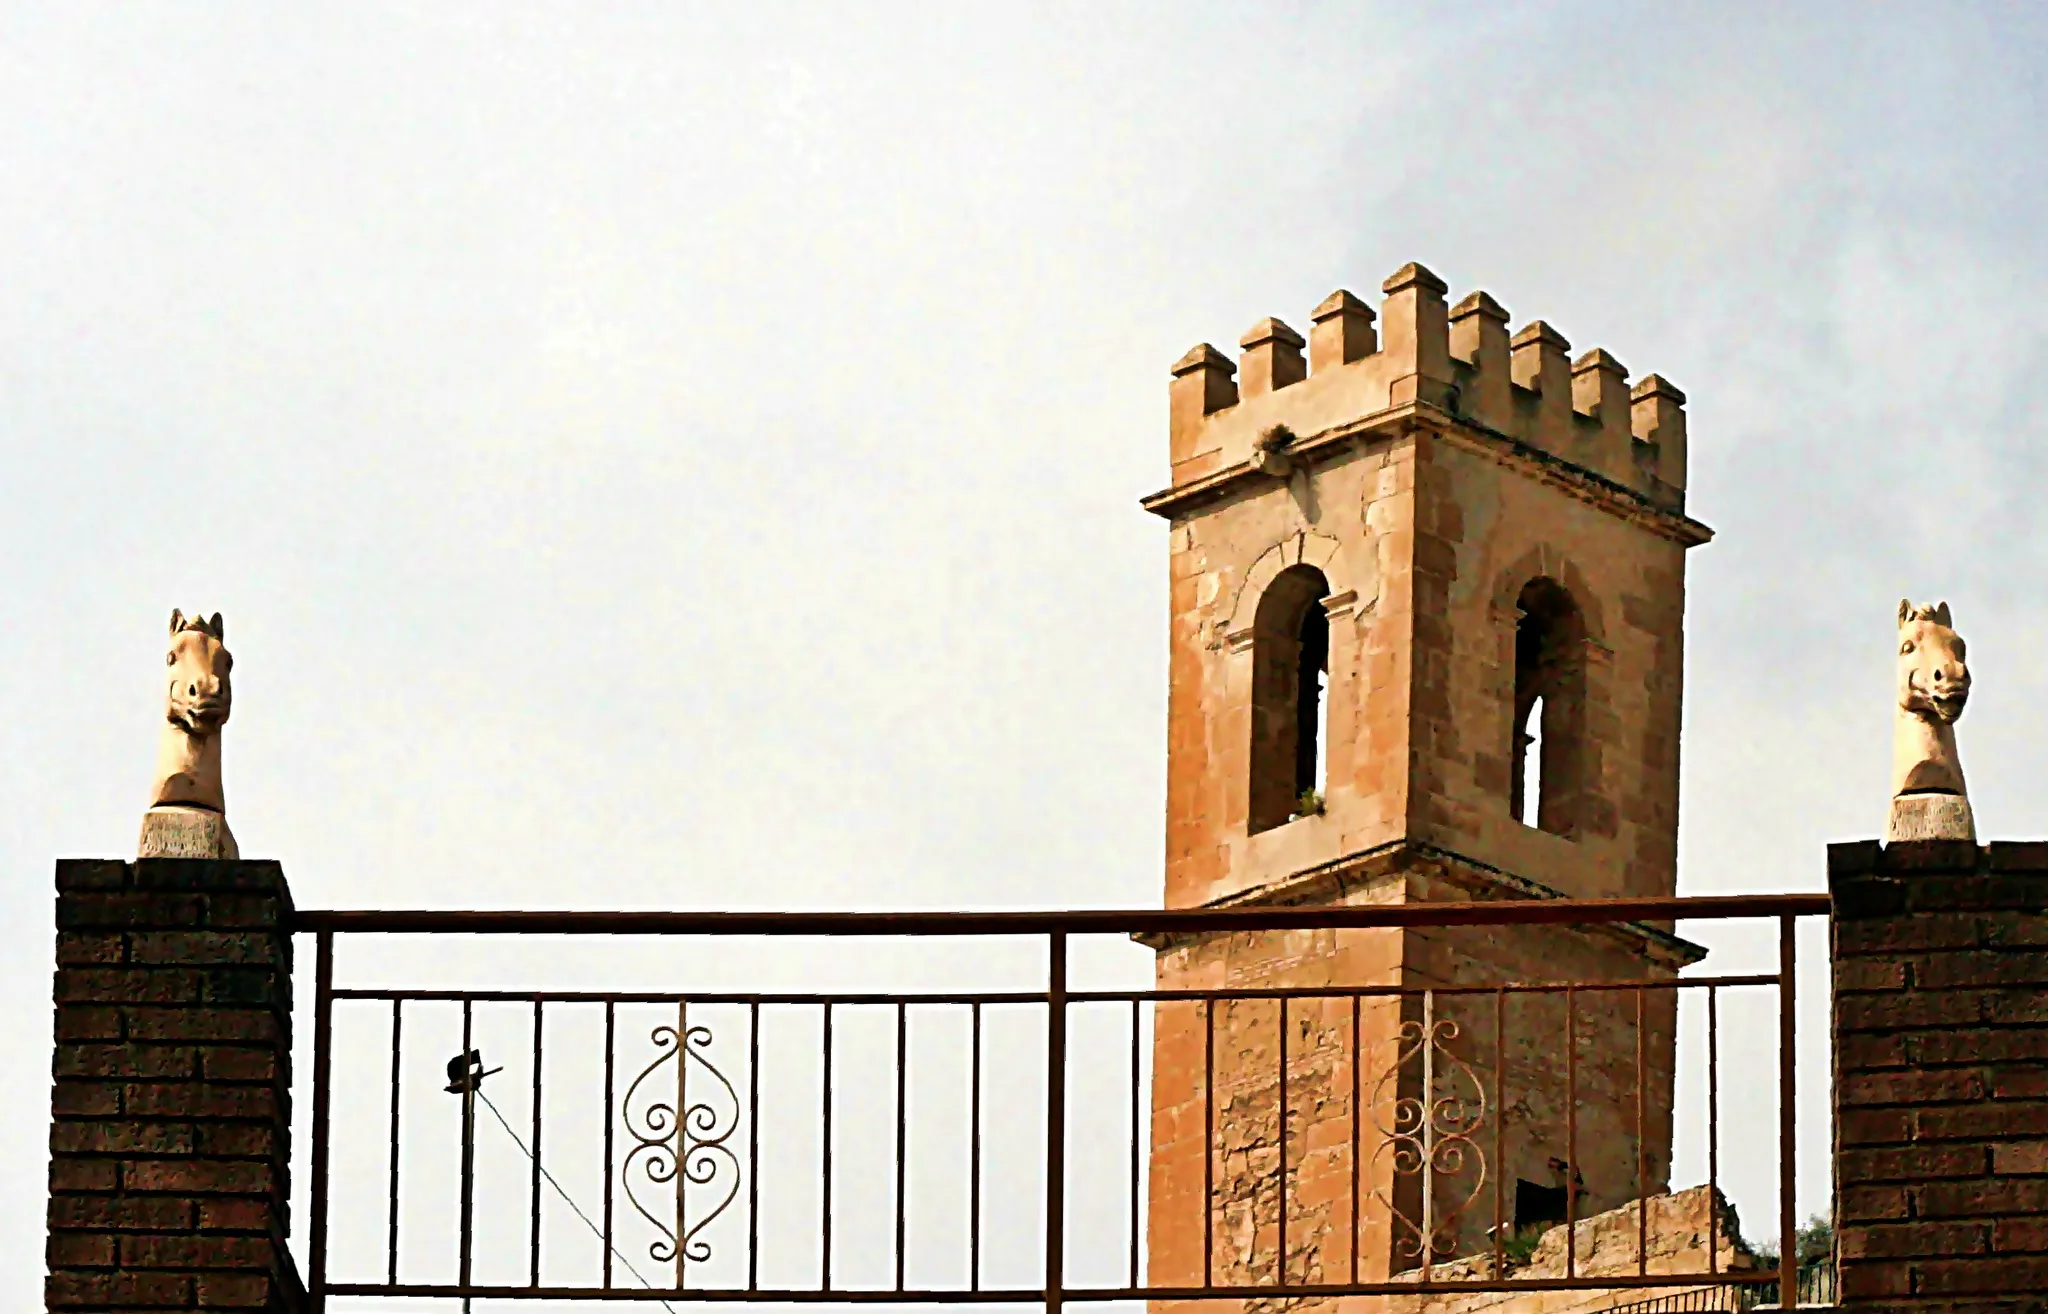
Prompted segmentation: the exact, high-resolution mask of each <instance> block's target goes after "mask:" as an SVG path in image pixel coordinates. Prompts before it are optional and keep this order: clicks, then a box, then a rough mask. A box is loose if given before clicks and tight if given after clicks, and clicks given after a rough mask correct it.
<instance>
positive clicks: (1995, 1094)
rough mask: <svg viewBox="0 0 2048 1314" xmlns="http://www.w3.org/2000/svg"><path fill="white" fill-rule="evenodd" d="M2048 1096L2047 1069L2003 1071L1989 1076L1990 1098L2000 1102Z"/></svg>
mask: <svg viewBox="0 0 2048 1314" xmlns="http://www.w3.org/2000/svg"><path fill="white" fill-rule="evenodd" d="M2043 1096H2048V1068H2019V1069H2016V1070H2015V1069H2010V1068H2008V1069H2005V1070H2003V1071H1999V1072H1994V1073H1992V1074H1991V1097H1992V1098H1993V1099H2000V1100H2024V1099H2038V1098H2041V1097H2043Z"/></svg>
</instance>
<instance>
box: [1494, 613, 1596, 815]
mask: <svg viewBox="0 0 2048 1314" xmlns="http://www.w3.org/2000/svg"><path fill="white" fill-rule="evenodd" d="M1515 605H1516V608H1517V611H1518V618H1517V620H1516V621H1515V715H1514V726H1513V734H1514V743H1513V745H1512V748H1511V750H1510V753H1509V760H1510V761H1511V762H1513V764H1514V770H1513V772H1512V774H1511V775H1510V777H1509V778H1510V780H1511V781H1512V784H1511V786H1510V788H1511V789H1512V791H1513V792H1512V796H1511V798H1510V799H1509V807H1510V808H1511V809H1512V811H1513V813H1514V816H1515V819H1516V820H1517V821H1520V822H1522V823H1523V824H1524V825H1529V826H1535V827H1538V828H1539V829H1542V830H1547V831H1549V832H1550V833H1551V834H1553V835H1564V836H1570V835H1571V834H1572V833H1573V828H1574V827H1575V826H1576V825H1577V823H1578V821H1579V816H1578V813H1579V799H1580V795H1581V791H1582V790H1583V789H1584V788H1585V786H1586V785H1587V783H1588V782H1587V781H1586V780H1585V778H1584V774H1585V769H1586V767H1585V748H1584V745H1585V709H1586V626H1585V622H1584V619H1583V618H1582V617H1581V616H1580V614H1579V608H1578V604H1577V603H1575V602H1573V601H1572V595H1571V594H1569V593H1567V592H1565V590H1564V586H1563V585H1561V584H1559V583H1558V582H1557V581H1556V580H1554V579H1548V578H1541V577H1539V578H1537V579H1532V580H1530V581H1529V582H1528V584H1526V585H1524V586H1523V588H1522V592H1521V596H1520V597H1518V598H1516V599H1515Z"/></svg>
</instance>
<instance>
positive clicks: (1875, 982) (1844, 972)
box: [1835, 958, 1906, 994]
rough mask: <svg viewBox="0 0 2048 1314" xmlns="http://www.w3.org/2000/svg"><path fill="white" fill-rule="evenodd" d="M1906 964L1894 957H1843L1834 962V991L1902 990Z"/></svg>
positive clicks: (1842, 992)
mask: <svg viewBox="0 0 2048 1314" xmlns="http://www.w3.org/2000/svg"><path fill="white" fill-rule="evenodd" d="M1905 988H1906V964H1905V963H1904V962H1903V961H1901V960H1899V959H1896V958H1844V959H1841V960H1840V961H1838V962H1837V963H1836V964H1835V993H1837V994H1848V993H1850V992H1851V991H1857V990H1903V989H1905Z"/></svg>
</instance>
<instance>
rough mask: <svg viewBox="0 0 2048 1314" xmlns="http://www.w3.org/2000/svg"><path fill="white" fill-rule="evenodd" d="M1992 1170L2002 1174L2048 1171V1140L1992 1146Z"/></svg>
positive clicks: (2041, 1172) (2036, 1173)
mask: <svg viewBox="0 0 2048 1314" xmlns="http://www.w3.org/2000/svg"><path fill="white" fill-rule="evenodd" d="M1991 1171H1992V1172H1994V1173H1998V1174H2000V1175H2008V1174H2013V1175H2017V1174H2034V1175H2038V1174H2043V1173H2048V1141H2020V1142H2016V1143H2011V1144H2006V1145H1994V1146H1992V1147H1991Z"/></svg>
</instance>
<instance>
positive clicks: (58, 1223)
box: [50, 1195, 193, 1232]
mask: <svg viewBox="0 0 2048 1314" xmlns="http://www.w3.org/2000/svg"><path fill="white" fill-rule="evenodd" d="M192 1215H193V1202H192V1201H191V1200H181V1199H178V1198H176V1197H173V1196H140V1197H138V1196H112V1197H109V1196H90V1195H56V1196H51V1197H50V1226H51V1227H52V1228H55V1229H60V1230H75V1229H76V1230H96V1231H107V1232H178V1231H183V1230H184V1229H186V1228H188V1227H190V1226H191V1225H192Z"/></svg>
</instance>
